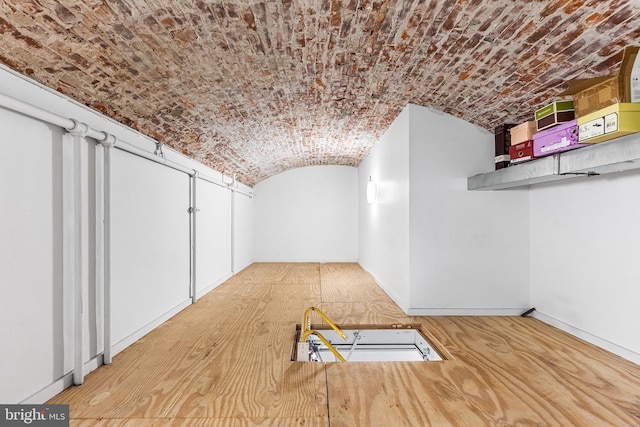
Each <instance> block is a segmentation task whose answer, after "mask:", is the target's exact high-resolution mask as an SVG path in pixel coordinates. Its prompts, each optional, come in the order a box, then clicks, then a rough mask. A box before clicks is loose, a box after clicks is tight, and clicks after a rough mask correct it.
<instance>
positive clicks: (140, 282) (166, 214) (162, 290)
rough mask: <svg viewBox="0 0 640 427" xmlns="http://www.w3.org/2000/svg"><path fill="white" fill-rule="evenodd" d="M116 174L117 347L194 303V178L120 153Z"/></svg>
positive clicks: (114, 303) (116, 154) (114, 300)
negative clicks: (191, 289)
mask: <svg viewBox="0 0 640 427" xmlns="http://www.w3.org/2000/svg"><path fill="white" fill-rule="evenodd" d="M112 170H113V172H112V194H113V196H112V209H111V212H112V214H111V215H112V225H111V226H112V236H113V237H112V251H111V252H112V256H111V258H112V261H111V262H112V273H111V282H112V285H111V286H112V292H111V295H112V311H113V313H114V314H113V316H112V322H111V323H112V336H113V342H114V345H117V343H119V342H120V341H122V340H124V339H126V338H128V337H129V336H131V335H133V334H134V333H136V332H137V331H139V330H141V329H144V328H145V327H146V326H147V325H148V324H150V323H152V322H153V321H154V320H156V319H158V318H160V317H162V315H163V314H165V313H167V312H169V311H171V310H172V309H174V308H176V307H177V306H178V305H180V304H184V303H185V302H187V301H188V300H189V280H190V275H189V262H190V261H189V176H188V175H186V174H184V173H182V172H178V171H175V170H173V169H170V168H167V167H165V166H162V165H159V164H156V163H153V162H150V161H149V160H146V159H143V158H141V157H137V156H132V155H130V154H128V153H124V152H122V151H119V150H116V151H114V153H113V163H112Z"/></svg>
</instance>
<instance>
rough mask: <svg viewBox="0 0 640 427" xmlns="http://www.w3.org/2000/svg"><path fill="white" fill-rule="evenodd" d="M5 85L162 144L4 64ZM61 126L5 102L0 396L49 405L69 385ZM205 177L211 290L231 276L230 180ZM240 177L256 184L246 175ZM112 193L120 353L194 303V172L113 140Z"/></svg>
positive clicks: (248, 251) (244, 246)
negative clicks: (191, 238)
mask: <svg viewBox="0 0 640 427" xmlns="http://www.w3.org/2000/svg"><path fill="white" fill-rule="evenodd" d="M0 93H3V94H6V95H9V96H12V97H14V98H18V99H20V100H22V101H24V102H27V103H30V104H33V105H36V106H39V107H40V108H43V109H46V110H48V111H51V112H55V113H56V114H58V115H61V116H63V117H68V118H75V119H78V120H80V121H82V122H85V123H88V124H89V125H90V126H91V127H93V128H95V129H98V130H102V131H107V132H109V133H112V134H113V135H115V136H116V137H117V138H118V139H119V140H124V141H126V142H128V143H130V144H132V145H134V146H136V147H138V148H140V149H143V150H146V151H147V152H151V153H152V152H153V151H154V149H155V143H154V141H152V140H150V139H149V138H147V137H144V136H143V135H141V134H139V133H137V132H135V131H133V130H132V129H129V128H126V127H124V126H122V125H121V124H119V123H117V122H115V121H112V120H110V119H107V118H105V117H104V116H102V115H100V114H98V113H96V112H94V111H91V110H89V109H87V108H86V107H84V106H82V105H80V104H78V103H76V102H75V101H72V100H70V99H68V98H66V97H64V96H61V95H60V94H58V93H55V92H53V91H50V90H48V89H46V88H43V87H42V86H40V85H38V84H37V83H35V82H33V81H31V80H29V79H26V78H24V77H22V76H19V75H17V74H15V73H13V72H11V71H10V70H8V69H6V68H4V67H1V66H0ZM63 134H64V132H63V130H61V129H59V128H56V127H54V126H49V125H46V124H44V123H42V122H40V121H38V120H35V119H30V118H27V117H25V116H22V115H19V114H17V113H13V112H11V111H9V110H6V109H4V108H2V107H0V178H1V179H0V337H1V339H2V340H3V343H2V346H1V347H2V348H1V350H0V378H2V380H1V383H2V384H1V386H0V402H2V403H19V402H30V403H41V402H43V401H45V400H47V399H48V398H50V397H52V396H53V395H55V394H57V393H58V392H60V391H62V389H63V388H64V387H67V386H69V385H70V383H71V380H70V372H71V370H72V369H73V345H72V344H73V329H74V324H73V310H72V303H73V298H72V295H73V293H72V290H71V289H63V288H64V286H65V285H64V283H63V272H62V270H63V255H62V254H63V253H64V248H63V244H62V241H63V237H62V234H63V233H62V224H63V221H64V220H65V217H64V215H63V212H62V200H61V199H62V193H63V179H62V177H63V171H67V170H68V169H66V168H65V167H63V162H62V158H63V150H62V144H63V140H65V139H66V138H65V137H63ZM85 144H86V145H85V146H83V147H85V148H86V150H85V152H84V154H83V155H82V157H81V159H82V160H81V162H82V167H81V176H82V179H83V180H85V182H86V185H87V190H86V191H84V192H83V197H84V203H83V205H82V217H83V228H82V230H83V232H84V233H85V236H84V238H83V239H82V244H83V246H84V252H83V254H82V256H81V260H82V269H83V271H84V272H85V273H86V274H87V275H88V277H87V278H86V280H85V281H84V282H83V294H84V298H83V300H84V336H85V342H84V345H83V362H84V363H85V372H88V371H89V370H91V369H94V368H95V367H97V366H98V364H99V363H101V362H100V360H101V358H100V354H101V353H102V351H103V336H102V303H103V301H102V289H99V288H98V286H97V285H96V280H95V277H94V275H95V270H96V265H95V261H94V257H95V253H96V241H95V237H94V236H95V234H94V233H95V228H96V217H95V208H94V204H95V194H94V190H93V185H94V179H93V172H94V167H93V162H94V153H95V150H94V149H93V142H91V141H89V142H86V143H85ZM164 153H165V156H166V158H167V159H168V160H171V161H174V162H177V163H180V164H181V165H183V166H184V167H186V168H189V169H196V170H198V171H199V172H200V174H201V175H204V174H206V175H207V176H208V177H209V178H210V179H213V180H217V181H219V182H222V181H223V178H224V177H223V176H222V174H220V173H219V172H216V171H214V170H212V169H210V168H208V167H206V166H204V165H202V164H200V163H198V162H196V161H194V160H192V159H188V158H186V157H184V156H182V155H181V154H179V153H177V152H175V151H173V150H170V149H168V148H166V147H165V148H164ZM65 173H66V172H65ZM229 180H230V177H227V179H226V181H227V182H228V181H229ZM198 182H199V188H200V189H201V192H200V194H201V196H202V197H201V203H202V206H201V211H200V214H198V215H203V216H204V217H202V216H201V217H200V218H199V221H200V231H198V233H199V237H200V239H199V240H200V241H201V242H202V247H201V248H200V249H201V251H199V252H197V253H198V254H199V255H198V256H202V260H201V261H200V262H199V263H198V264H199V265H200V266H201V267H199V270H198V271H197V272H196V277H197V279H198V283H197V287H198V290H201V291H205V290H206V288H205V287H206V286H207V285H209V286H210V288H211V285H215V284H217V283H218V282H219V281H220V280H222V277H224V275H225V274H226V275H229V274H231V254H232V238H231V233H232V227H231V224H230V223H231V190H230V189H225V188H221V187H216V186H215V185H213V184H209V183H204V184H203V182H204V181H202V180H198ZM209 186H210V187H211V188H210V187H209ZM212 187H216V188H215V189H214V188H212ZM239 187H240V189H241V190H242V191H244V192H251V189H250V188H248V187H246V186H244V185H240V186H239ZM112 198H113V206H112V226H113V229H112V244H113V248H112V267H113V270H112V285H113V290H112V296H113V302H112V303H113V319H112V326H113V331H112V333H113V343H114V344H115V345H114V349H113V350H114V354H115V353H117V352H118V351H121V350H122V349H123V348H124V347H126V346H127V345H129V344H131V343H132V342H134V341H135V340H136V339H137V338H139V337H140V336H142V335H144V334H145V333H147V332H149V331H150V330H152V329H153V328H154V327H155V326H157V325H158V324H160V323H162V322H163V321H164V320H166V319H167V318H168V317H170V316H172V315H173V314H175V313H176V312H177V311H178V310H180V309H181V308H183V307H185V306H186V305H187V304H189V302H190V299H189V280H190V271H189V261H190V254H189V246H190V245H189V234H188V231H189V214H188V208H189V179H188V177H187V175H186V174H184V173H181V172H177V171H174V170H172V169H169V168H167V167H165V166H161V165H158V164H156V163H152V162H150V161H148V160H144V159H142V158H139V157H136V156H133V155H130V154H127V153H124V152H121V151H119V150H117V149H114V150H113V171H112ZM245 199H246V200H245ZM251 200H252V199H251V198H250V197H247V196H243V199H242V200H241V201H240V202H239V207H238V209H237V215H238V219H237V221H238V222H237V224H236V225H237V227H236V229H237V230H239V231H238V233H239V234H240V235H239V236H236V237H237V238H236V239H234V240H235V241H237V242H239V243H238V244H237V245H236V246H235V247H234V248H233V254H234V259H236V260H239V262H241V263H244V264H245V265H246V264H248V263H250V262H251V260H252V257H253V249H252V242H253V234H252V233H253V228H252V226H253V219H252V201H251ZM218 207H219V209H220V210H218ZM67 218H68V217H67ZM234 220H235V218H234ZM209 232H212V233H214V236H209V235H208V234H207V233H209ZM224 242H226V244H225V243H224ZM212 258H213V260H212ZM207 260H209V261H210V262H209V263H207Z"/></svg>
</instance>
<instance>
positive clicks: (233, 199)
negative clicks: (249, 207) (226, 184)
mask: <svg viewBox="0 0 640 427" xmlns="http://www.w3.org/2000/svg"><path fill="white" fill-rule="evenodd" d="M235 252H236V174H235V172H234V174H233V181H232V182H231V274H232V275H234V276H235V275H236V253H235Z"/></svg>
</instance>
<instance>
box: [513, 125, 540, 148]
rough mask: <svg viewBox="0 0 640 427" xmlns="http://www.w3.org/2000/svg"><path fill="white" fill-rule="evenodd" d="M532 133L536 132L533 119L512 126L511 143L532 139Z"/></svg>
mask: <svg viewBox="0 0 640 427" xmlns="http://www.w3.org/2000/svg"><path fill="white" fill-rule="evenodd" d="M534 133H536V122H534V121H530V122H524V123H520V124H519V125H518V126H514V127H512V128H511V145H512V146H513V145H516V144H520V143H522V142H525V141H531V140H533V134H534Z"/></svg>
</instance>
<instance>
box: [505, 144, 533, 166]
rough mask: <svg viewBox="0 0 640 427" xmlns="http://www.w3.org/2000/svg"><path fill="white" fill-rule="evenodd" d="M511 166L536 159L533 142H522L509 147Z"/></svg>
mask: <svg viewBox="0 0 640 427" xmlns="http://www.w3.org/2000/svg"><path fill="white" fill-rule="evenodd" d="M509 157H510V159H511V164H515V163H521V162H526V161H528V160H533V159H535V158H536V157H535V156H534V155H533V140H530V141H525V142H521V143H520V144H516V145H512V146H511V147H509Z"/></svg>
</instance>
